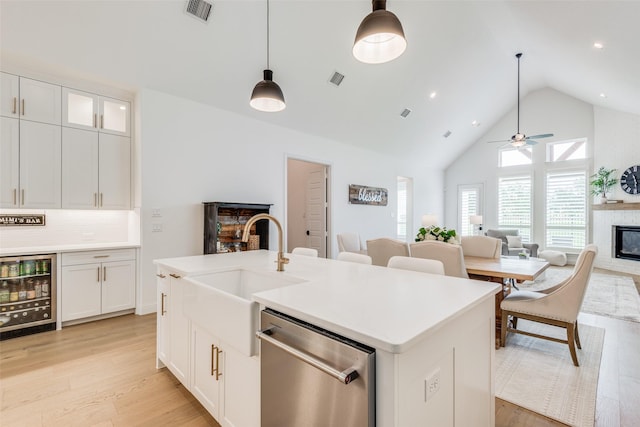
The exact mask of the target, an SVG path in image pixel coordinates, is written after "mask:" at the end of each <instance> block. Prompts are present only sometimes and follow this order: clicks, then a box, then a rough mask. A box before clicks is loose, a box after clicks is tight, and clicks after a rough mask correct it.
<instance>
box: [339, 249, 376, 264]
mask: <svg viewBox="0 0 640 427" xmlns="http://www.w3.org/2000/svg"><path fill="white" fill-rule="evenodd" d="M336 259H337V260H338V261H347V262H357V263H360V264H368V265H371V257H370V256H369V255H365V254H357V253H355V252H340V253H339V254H338V256H337V257H336Z"/></svg>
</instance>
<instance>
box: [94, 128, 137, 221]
mask: <svg viewBox="0 0 640 427" xmlns="http://www.w3.org/2000/svg"><path fill="white" fill-rule="evenodd" d="M130 141H131V139H130V138H126V137H124V136H116V135H100V143H99V158H100V166H99V168H98V169H99V170H98V172H99V173H98V183H99V186H100V195H99V200H98V203H99V205H100V209H129V208H130V207H131V142H130Z"/></svg>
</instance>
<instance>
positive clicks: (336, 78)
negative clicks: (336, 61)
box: [329, 71, 344, 86]
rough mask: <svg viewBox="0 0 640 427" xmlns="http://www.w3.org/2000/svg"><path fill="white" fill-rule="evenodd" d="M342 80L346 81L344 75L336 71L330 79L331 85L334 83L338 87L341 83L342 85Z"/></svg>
mask: <svg viewBox="0 0 640 427" xmlns="http://www.w3.org/2000/svg"><path fill="white" fill-rule="evenodd" d="M342 80H344V74H340V73H339V72H337V71H335V72H334V73H333V75H332V76H331V78H330V79H329V83H333V84H334V85H336V86H340V83H342Z"/></svg>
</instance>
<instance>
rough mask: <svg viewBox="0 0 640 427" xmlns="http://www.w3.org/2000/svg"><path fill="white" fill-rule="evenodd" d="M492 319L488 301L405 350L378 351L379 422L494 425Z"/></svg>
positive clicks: (377, 409)
mask: <svg viewBox="0 0 640 427" xmlns="http://www.w3.org/2000/svg"><path fill="white" fill-rule="evenodd" d="M493 321H494V315H493V300H492V299H488V300H486V301H484V302H483V303H482V304H480V305H478V306H476V307H475V308H473V309H472V310H470V311H468V312H466V313H463V314H461V315H460V316H458V317H457V318H456V319H453V320H452V321H451V322H449V323H447V324H446V325H444V327H442V328H440V329H438V330H436V331H434V332H433V334H431V335H429V336H428V337H425V339H423V340H422V341H421V342H419V343H417V344H416V345H414V346H413V347H412V348H410V349H409V350H408V351H406V352H404V353H399V354H391V353H388V352H385V351H381V350H376V361H377V362H376V363H377V366H376V375H377V376H376V394H377V395H376V425H378V426H414V425H429V426H431V425H433V426H459V427H463V426H470V425H473V426H478V427H489V426H493V425H494V422H495V403H494V388H493V359H494V355H495V347H494V343H495V330H494V328H493ZM436 384H437V385H436Z"/></svg>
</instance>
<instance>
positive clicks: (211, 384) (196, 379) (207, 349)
mask: <svg viewBox="0 0 640 427" xmlns="http://www.w3.org/2000/svg"><path fill="white" fill-rule="evenodd" d="M191 331H192V332H191V339H192V340H193V364H192V365H191V369H192V379H191V381H192V382H191V392H192V393H193V395H194V396H195V397H196V398H197V399H198V400H199V401H200V403H201V404H202V406H204V407H205V408H207V410H208V411H209V413H210V414H211V415H213V417H214V418H215V419H217V420H219V419H220V418H219V416H220V405H219V400H220V382H221V381H222V377H221V376H218V379H216V375H215V369H216V368H217V369H221V368H222V364H221V363H220V362H221V360H220V358H221V357H222V354H221V353H219V352H218V350H219V348H218V346H219V345H220V344H219V342H218V341H217V340H216V339H214V337H213V336H212V335H210V334H208V333H207V332H206V331H205V330H204V329H202V328H200V327H198V325H196V324H195V323H194V324H193V327H192V329H191ZM216 363H217V366H216ZM239 425H242V424H239Z"/></svg>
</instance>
